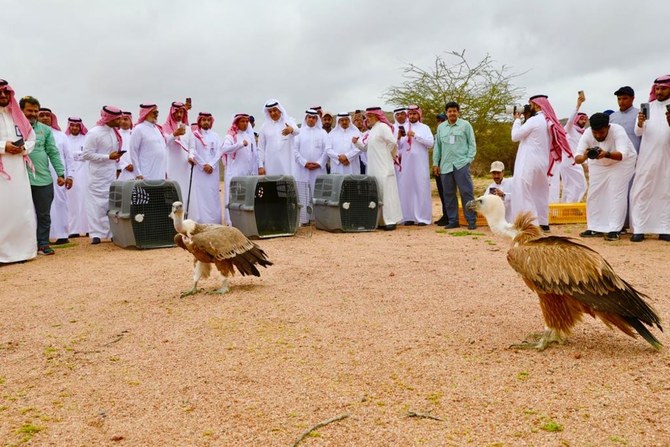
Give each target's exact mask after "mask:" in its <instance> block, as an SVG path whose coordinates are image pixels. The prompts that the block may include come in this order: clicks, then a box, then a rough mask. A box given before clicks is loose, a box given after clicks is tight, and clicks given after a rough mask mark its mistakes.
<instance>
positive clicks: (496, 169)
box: [491, 161, 505, 172]
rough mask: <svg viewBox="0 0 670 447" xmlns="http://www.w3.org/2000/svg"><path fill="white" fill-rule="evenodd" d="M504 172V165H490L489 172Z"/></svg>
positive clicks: (500, 162) (498, 163) (498, 162)
mask: <svg viewBox="0 0 670 447" xmlns="http://www.w3.org/2000/svg"><path fill="white" fill-rule="evenodd" d="M504 170H505V164H504V163H503V162H502V161H494V162H493V163H491V172H502V171H504Z"/></svg>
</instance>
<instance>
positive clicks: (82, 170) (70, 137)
mask: <svg viewBox="0 0 670 447" xmlns="http://www.w3.org/2000/svg"><path fill="white" fill-rule="evenodd" d="M67 124H68V126H67V130H66V131H65V135H66V136H67V146H68V151H69V152H70V155H72V168H71V170H70V173H71V174H72V188H70V190H69V191H68V214H69V219H68V227H69V228H70V234H69V235H68V237H79V236H80V235H82V234H86V233H88V215H87V213H86V200H87V199H86V196H87V195H88V161H86V160H84V140H85V139H86V134H87V133H88V129H87V128H86V126H85V125H84V122H83V121H82V119H81V118H79V117H78V116H71V117H69V118H68V120H67Z"/></svg>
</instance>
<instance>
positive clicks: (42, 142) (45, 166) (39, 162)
mask: <svg viewBox="0 0 670 447" xmlns="http://www.w3.org/2000/svg"><path fill="white" fill-rule="evenodd" d="M19 106H20V107H21V111H22V112H23V114H24V115H25V116H26V118H28V121H30V124H31V125H32V126H33V130H34V131H35V137H36V138H35V149H33V151H32V152H31V153H30V160H31V161H32V164H33V167H34V172H33V170H32V169H30V168H28V169H29V171H28V178H29V179H30V189H31V191H32V195H33V204H34V205H35V214H36V216H37V253H38V254H42V255H52V254H54V251H53V249H52V248H51V247H49V230H50V229H51V202H53V199H54V187H53V180H52V178H51V172H49V162H51V164H52V166H53V167H54V170H55V171H56V174H57V175H58V179H57V183H58V186H63V185H64V184H65V177H64V175H65V169H64V167H63V162H62V160H61V158H60V154H59V152H58V147H56V141H55V140H54V137H53V134H52V133H51V128H49V126H45V125H44V124H42V123H40V122H39V121H37V117H38V115H39V110H40V102H39V101H38V100H37V99H36V98H33V97H32V96H24V97H23V98H21V101H19Z"/></svg>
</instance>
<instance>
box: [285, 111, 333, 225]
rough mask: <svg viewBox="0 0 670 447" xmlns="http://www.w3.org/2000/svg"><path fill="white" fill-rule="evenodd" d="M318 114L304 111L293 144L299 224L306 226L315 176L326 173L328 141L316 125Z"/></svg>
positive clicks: (323, 131) (326, 136)
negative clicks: (303, 116) (302, 119)
mask: <svg viewBox="0 0 670 447" xmlns="http://www.w3.org/2000/svg"><path fill="white" fill-rule="evenodd" d="M318 122H319V114H318V113H317V112H316V110H314V109H307V110H306V111H305V119H304V121H303V123H302V128H301V129H300V134H299V135H298V136H297V137H295V139H294V142H293V156H294V158H295V162H296V163H297V167H296V175H295V179H296V182H297V183H298V195H299V199H300V205H302V206H301V207H300V223H301V224H306V223H308V222H309V220H310V219H311V216H308V213H307V205H309V204H310V203H311V199H312V195H313V193H314V185H315V184H316V176H317V175H323V174H325V173H326V161H327V160H328V149H329V147H328V146H329V144H330V139H329V138H328V134H327V133H326V131H325V130H323V129H322V128H321V127H320V126H318V125H317V123H318Z"/></svg>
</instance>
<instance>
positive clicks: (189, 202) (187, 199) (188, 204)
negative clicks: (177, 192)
mask: <svg viewBox="0 0 670 447" xmlns="http://www.w3.org/2000/svg"><path fill="white" fill-rule="evenodd" d="M194 166H195V163H191V176H190V177H189V179H188V195H187V196H186V218H187V219H188V207H189V206H190V205H191V185H192V184H193V167H194Z"/></svg>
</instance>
